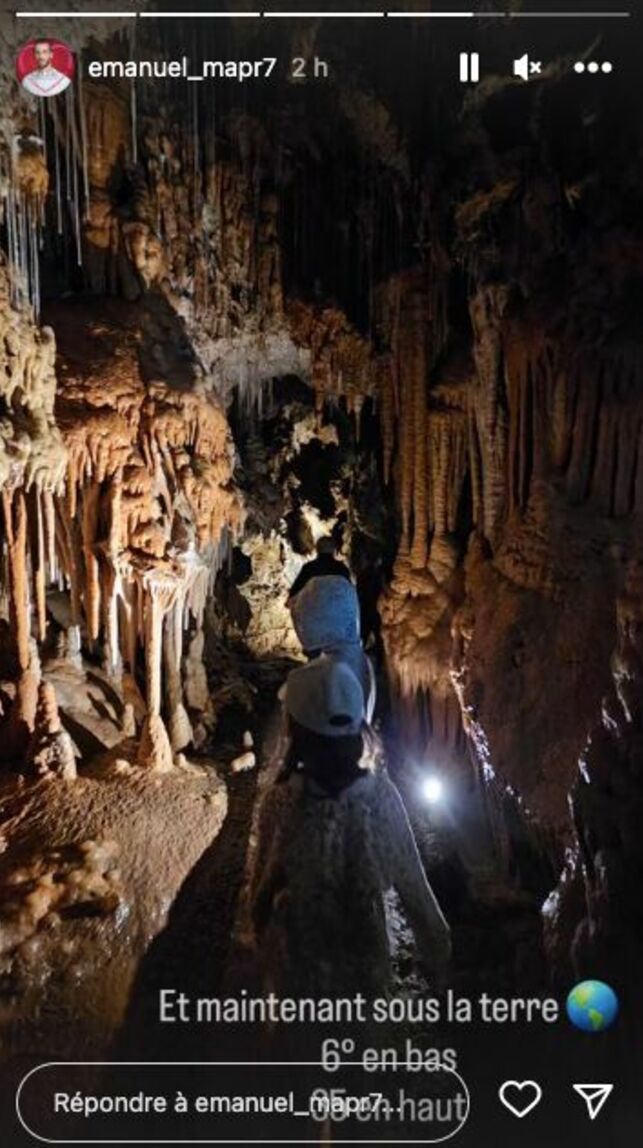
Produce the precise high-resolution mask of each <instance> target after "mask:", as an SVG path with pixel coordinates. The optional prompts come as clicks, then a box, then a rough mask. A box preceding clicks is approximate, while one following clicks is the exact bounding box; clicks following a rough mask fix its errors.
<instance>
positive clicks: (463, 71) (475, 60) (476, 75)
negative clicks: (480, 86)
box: [460, 52, 480, 84]
mask: <svg viewBox="0 0 643 1148" xmlns="http://www.w3.org/2000/svg"><path fill="white" fill-rule="evenodd" d="M479 79H480V56H479V55H478V53H477V52H460V83H461V84H477V83H478V80H479Z"/></svg>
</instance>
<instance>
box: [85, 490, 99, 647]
mask: <svg viewBox="0 0 643 1148" xmlns="http://www.w3.org/2000/svg"><path fill="white" fill-rule="evenodd" d="M99 498H100V487H99V485H98V483H90V484H89V485H88V486H87V487H86V488H85V490H84V492H83V506H82V537H83V557H84V560H85V620H86V622H87V634H88V636H89V638H90V640H91V641H96V640H97V639H98V635H99V632H100V602H101V584H100V568H99V564H98V558H97V556H96V551H95V542H96V532H97V526H98V503H99Z"/></svg>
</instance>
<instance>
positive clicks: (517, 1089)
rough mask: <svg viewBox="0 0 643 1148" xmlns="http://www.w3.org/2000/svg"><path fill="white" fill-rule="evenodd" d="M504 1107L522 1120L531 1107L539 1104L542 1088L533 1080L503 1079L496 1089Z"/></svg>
mask: <svg viewBox="0 0 643 1148" xmlns="http://www.w3.org/2000/svg"><path fill="white" fill-rule="evenodd" d="M498 1096H499V1097H500V1100H501V1102H502V1103H503V1104H504V1106H505V1108H508V1109H509V1111H510V1112H513V1115H514V1116H517V1117H518V1118H519V1119H520V1120H522V1118H523V1116H527V1114H528V1113H529V1112H531V1110H532V1108H535V1107H536V1105H537V1104H540V1101H541V1100H542V1096H543V1090H542V1088H541V1087H540V1085H539V1084H537V1083H536V1081H535V1080H505V1082H504V1084H503V1085H502V1086H501V1088H500V1089H499V1091H498Z"/></svg>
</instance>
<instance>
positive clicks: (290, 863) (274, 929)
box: [253, 655, 450, 996]
mask: <svg viewBox="0 0 643 1148" xmlns="http://www.w3.org/2000/svg"><path fill="white" fill-rule="evenodd" d="M286 710H287V713H288V718H289V723H290V736H291V740H292V749H293V752H294V756H295V757H296V758H297V759H298V761H299V763H300V769H299V770H297V771H296V772H295V773H293V774H292V775H291V776H290V777H289V779H288V784H287V785H280V786H273V787H272V788H271V789H270V790H269V791H268V794H267V796H266V798H265V799H264V803H263V806H262V810H261V815H260V822H259V847H258V854H257V862H256V878H255V882H254V897H253V921H254V927H255V931H256V938H257V944H258V950H259V954H260V963H261V966H262V970H263V975H264V984H265V986H266V988H267V989H269V990H270V991H275V992H279V991H280V990H281V991H282V992H287V993H288V995H297V994H298V993H299V994H301V995H313V996H326V995H329V996H332V995H335V994H340V995H341V994H345V993H348V992H351V991H352V992H357V991H360V992H362V993H364V994H365V995H366V996H369V995H371V996H379V995H382V994H384V993H386V991H387V989H388V987H389V986H390V979H391V962H390V950H389V940H388V932H387V926H386V910H385V902H384V894H385V892H386V890H388V889H389V888H395V889H396V890H397V892H398V894H399V897H400V899H401V902H402V906H403V908H404V911H405V913H406V916H407V918H408V921H409V923H410V925H411V927H412V930H413V933H414V935H415V940H416V944H417V947H418V950H419V954H420V957H421V959H422V962H423V964H424V966H425V969H426V971H427V973H428V974H429V975H430V976H431V977H435V978H436V980H441V979H442V978H443V976H444V972H445V968H446V965H447V962H448V959H449V954H450V930H449V926H448V925H447V923H446V921H445V918H444V916H443V914H442V912H441V910H440V907H439V905H438V903H437V900H436V898H435V896H434V894H433V892H432V890H431V887H430V885H429V882H428V880H427V877H426V875H425V872H424V869H423V867H422V863H421V860H420V856H419V853H418V849H417V846H416V843H415V839H414V837H413V833H412V830H411V827H410V824H409V821H408V817H407V815H406V812H405V809H404V806H403V803H402V799H401V797H400V795H399V793H398V790H397V789H396V787H395V786H394V785H393V783H392V782H391V780H390V778H389V777H388V775H387V773H386V771H385V770H384V769H383V768H381V767H378V766H376V765H374V763H373V762H372V761H371V760H369V758H368V753H367V747H366V746H365V738H364V699H363V691H362V688H361V685H360V683H359V681H358V680H357V678H356V676H355V674H354V673H353V671H352V670H351V668H350V667H349V666H348V665H346V663H345V662H344V661H342V659H340V658H337V657H335V656H333V655H322V656H321V657H319V658H317V659H315V661H313V662H311V663H310V664H309V665H307V666H304V667H302V668H301V669H298V670H295V671H293V672H292V673H291V675H290V677H289V679H288V685H287V691H286Z"/></svg>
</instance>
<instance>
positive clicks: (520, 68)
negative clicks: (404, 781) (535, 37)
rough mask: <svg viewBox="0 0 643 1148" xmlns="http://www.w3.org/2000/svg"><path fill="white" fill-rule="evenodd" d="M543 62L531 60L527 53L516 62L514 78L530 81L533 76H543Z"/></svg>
mask: <svg viewBox="0 0 643 1148" xmlns="http://www.w3.org/2000/svg"><path fill="white" fill-rule="evenodd" d="M542 70H543V65H542V60H530V59H529V56H528V54H527V52H525V54H524V56H521V57H520V59H519V60H514V76H520V78H521V80H529V79H531V77H532V76H540V75H542Z"/></svg>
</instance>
